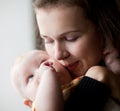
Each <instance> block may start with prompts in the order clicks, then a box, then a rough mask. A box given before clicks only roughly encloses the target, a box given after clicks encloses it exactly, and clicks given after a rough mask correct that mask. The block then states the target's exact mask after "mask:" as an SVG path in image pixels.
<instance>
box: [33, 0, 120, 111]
mask: <svg viewBox="0 0 120 111" xmlns="http://www.w3.org/2000/svg"><path fill="white" fill-rule="evenodd" d="M34 7H35V12H36V19H37V23H38V28H39V32H40V36H41V38H43V40H44V44H45V49H46V51H47V52H48V54H49V55H50V56H51V57H53V58H55V59H57V60H58V61H59V62H60V63H61V64H62V65H63V66H64V67H66V68H67V69H68V70H69V71H70V72H71V76H72V78H73V79H74V78H76V77H78V76H84V75H85V76H86V72H87V71H88V70H89V69H90V68H91V67H93V66H105V62H106V63H107V67H108V66H109V65H111V64H109V63H108V62H107V60H108V59H109V58H106V57H107V56H108V55H109V53H111V50H112V49H114V50H116V51H117V54H115V56H114V58H113V59H117V58H118V57H119V54H120V51H119V50H120V45H119V41H120V37H119V36H118V35H120V25H119V24H120V13H119V10H118V8H117V5H116V2H115V0H35V1H34ZM104 60H105V61H104ZM115 65H116V64H115ZM105 67H106V66H105ZM112 67H113V66H112ZM99 68H100V69H99ZM99 68H98V67H97V68H96V67H93V69H94V70H93V69H92V71H93V75H92V78H94V79H96V80H98V81H101V82H104V83H106V84H107V85H109V86H110V88H111V95H112V97H113V98H115V99H117V100H120V93H119V92H120V91H119V90H120V88H119V84H118V83H119V80H118V78H117V75H114V74H112V73H110V72H109V71H108V72H107V73H106V70H103V69H102V68H101V67H99ZM108 68H109V67H108ZM101 70H102V71H101ZM110 70H112V68H111V67H110ZM112 71H113V72H114V73H116V72H115V71H114V70H112ZM94 72H95V73H94ZM99 72H100V74H99ZM101 73H102V74H103V73H104V74H105V76H103V75H101ZM85 79H86V78H85ZM89 79H90V78H89ZM78 89H79V87H78ZM78 92H79V93H77V94H76V93H75V95H77V96H75V95H74V94H73V95H74V96H73V97H71V98H70V100H69V101H70V102H68V103H67V106H69V107H70V108H69V107H67V108H66V109H69V110H71V111H73V110H74V108H76V109H75V111H77V110H80V109H79V107H80V106H79V105H80V104H90V107H82V109H83V110H84V111H85V110H88V109H90V108H91V107H92V102H91V101H96V100H95V98H94V99H93V97H92V98H89V96H87V97H88V98H87V99H89V100H91V101H89V102H87V99H86V101H85V98H82V97H79V95H80V93H81V90H80V91H79V90H78ZM84 92H85V91H84ZM108 94H109V93H108ZM86 95H87V93H86ZM109 96H110V95H109ZM96 97H97V96H96ZM105 97H106V95H105ZM80 99H81V101H82V102H80ZM92 99H93V100H92ZM99 99H100V98H99ZM105 99H106V100H107V98H105ZM73 100H74V101H76V100H78V101H79V103H78V104H77V102H75V103H74V105H73V103H71V101H73ZM101 100H102V99H101ZM106 100H103V101H104V102H106ZM83 101H84V102H83ZM104 102H103V103H104ZM101 103H102V102H101ZM71 104H72V105H73V106H74V107H72V105H71ZM76 104H77V105H76ZM97 105H98V106H94V107H92V108H91V109H92V110H97V111H98V110H102V108H101V107H102V106H104V104H102V105H100V106H99V103H98V104H97ZM83 106H84V105H83ZM97 108H100V109H97Z"/></svg>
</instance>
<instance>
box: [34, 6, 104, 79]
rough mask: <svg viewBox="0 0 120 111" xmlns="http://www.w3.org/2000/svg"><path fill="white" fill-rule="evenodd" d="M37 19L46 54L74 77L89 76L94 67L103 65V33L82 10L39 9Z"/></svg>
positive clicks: (76, 8) (63, 8) (59, 7)
mask: <svg viewBox="0 0 120 111" xmlns="http://www.w3.org/2000/svg"><path fill="white" fill-rule="evenodd" d="M78 10H79V12H78ZM36 18H37V22H38V26H39V30H40V35H41V37H42V38H43V39H44V42H45V48H46V51H47V52H48V54H49V55H50V56H51V57H53V58H55V59H57V60H58V61H59V62H60V63H61V64H62V65H63V66H64V67H66V68H67V69H68V70H69V71H70V72H71V73H72V77H73V78H76V77H78V76H82V75H85V72H86V71H87V70H88V69H89V68H90V67H91V66H94V65H98V64H99V63H100V60H101V59H102V51H101V42H100V39H99V38H100V37H99V33H98V31H97V30H96V27H95V26H94V25H93V24H92V23H91V22H90V21H89V20H88V19H87V18H86V17H85V15H84V12H83V10H82V9H80V8H78V7H65V6H58V7H48V8H43V9H42V8H40V9H36ZM78 21H79V22H78ZM48 26H50V27H48Z"/></svg>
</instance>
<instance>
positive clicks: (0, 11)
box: [0, 0, 35, 111]
mask: <svg viewBox="0 0 120 111" xmlns="http://www.w3.org/2000/svg"><path fill="white" fill-rule="evenodd" d="M31 2H32V0H0V111H30V109H29V108H27V107H26V106H24V105H23V101H22V99H21V97H20V95H19V94H17V92H15V91H14V89H13V87H12V86H11V83H10V76H9V75H10V68H11V65H12V63H13V61H14V59H15V58H16V57H17V56H18V55H20V54H21V53H23V52H26V51H29V50H31V49H34V44H35V40H34V38H35V37H34V27H33V21H34V20H33V10H32V4H31Z"/></svg>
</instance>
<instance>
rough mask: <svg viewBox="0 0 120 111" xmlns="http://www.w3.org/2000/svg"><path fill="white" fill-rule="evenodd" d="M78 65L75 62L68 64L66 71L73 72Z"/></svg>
mask: <svg viewBox="0 0 120 111" xmlns="http://www.w3.org/2000/svg"><path fill="white" fill-rule="evenodd" d="M78 63H79V62H78V61H76V62H74V63H72V64H69V65H68V66H66V68H67V69H68V70H70V71H73V70H75V69H76V68H77V66H78Z"/></svg>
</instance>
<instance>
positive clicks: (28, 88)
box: [14, 52, 71, 101]
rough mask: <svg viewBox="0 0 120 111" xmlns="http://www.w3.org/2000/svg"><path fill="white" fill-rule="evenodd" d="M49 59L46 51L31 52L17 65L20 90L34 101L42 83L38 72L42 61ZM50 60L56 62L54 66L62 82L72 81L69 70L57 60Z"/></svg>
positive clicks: (16, 79)
mask: <svg viewBox="0 0 120 111" xmlns="http://www.w3.org/2000/svg"><path fill="white" fill-rule="evenodd" d="M48 59H49V56H48V55H47V54H46V53H41V52H40V53H30V54H29V55H27V56H25V57H24V58H23V59H22V60H21V61H20V63H19V64H18V65H17V66H16V72H17V75H16V77H15V79H14V80H15V81H16V83H17V86H18V87H19V88H20V89H19V90H20V91H21V93H22V95H23V96H24V97H25V98H27V99H30V100H31V101H34V98H35V96H36V93H37V88H38V86H39V84H40V74H39V73H38V69H39V67H40V65H41V63H42V62H44V61H46V60H48ZM48 61H49V60H48ZM50 61H52V62H54V63H53V67H55V69H56V71H57V74H58V77H59V78H60V82H61V84H66V83H68V82H70V80H71V78H70V75H69V73H68V71H67V70H66V69H65V68H63V66H62V65H61V64H59V63H58V62H57V61H55V60H50Z"/></svg>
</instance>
